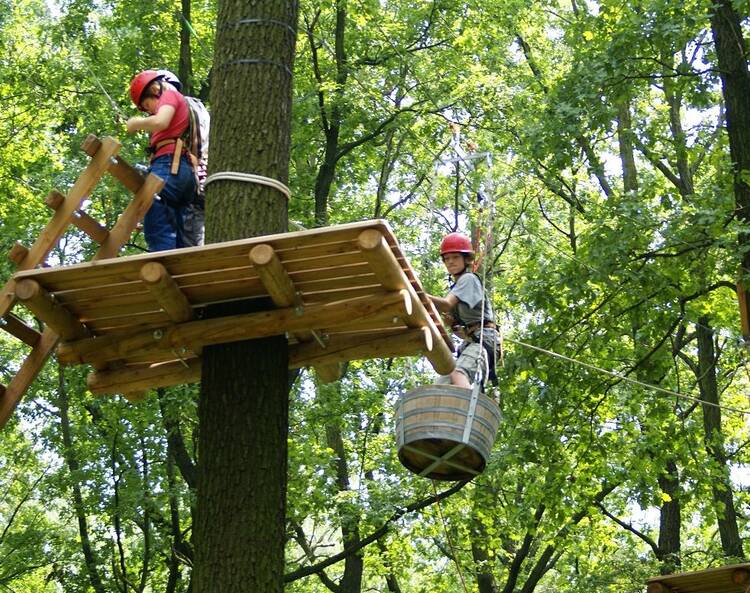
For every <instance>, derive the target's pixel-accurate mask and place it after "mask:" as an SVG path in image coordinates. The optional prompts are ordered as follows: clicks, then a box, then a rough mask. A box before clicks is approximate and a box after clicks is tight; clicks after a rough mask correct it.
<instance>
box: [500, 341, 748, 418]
mask: <svg viewBox="0 0 750 593" xmlns="http://www.w3.org/2000/svg"><path fill="white" fill-rule="evenodd" d="M505 340H506V341H507V342H510V343H511V344H517V345H519V346H523V347H524V348H529V349H531V350H536V351H537V352H542V353H544V354H547V355H548V356H552V357H553V358H559V359H560V360H565V361H567V362H572V363H573V364H577V365H580V366H582V367H585V368H587V369H590V370H592V371H597V372H599V373H604V374H605V375H609V376H610V377H616V378H617V379H620V380H622V381H625V382H627V383H632V384H633V385H638V386H639V387H643V388H645V389H651V390H652V391H658V392H660V393H664V394H666V395H671V396H674V397H679V398H682V399H686V400H690V401H692V402H695V403H699V404H701V405H706V406H711V407H713V408H718V409H720V410H726V411H728V412H736V413H738V414H743V415H746V416H750V410H743V409H741V408H733V407H731V406H725V405H722V404H717V403H714V402H709V401H706V400H705V399H701V398H699V397H695V396H693V395H687V394H686V393H679V392H677V391H672V390H671V389H665V388H664V387H659V386H658V385H652V384H650V383H644V382H643V381H639V380H638V379H633V378H632V377H628V376H627V375H624V374H622V373H619V372H617V371H610V370H609V369H604V368H602V367H598V366H596V365H593V364H590V363H588V362H583V361H582V360H577V359H575V358H571V357H570V356H565V355H564V354H559V353H557V352H553V351H552V350H547V349H546V348H541V347H539V346H534V345H533V344H528V343H526V342H522V341H520V340H513V339H511V338H508V337H505Z"/></svg>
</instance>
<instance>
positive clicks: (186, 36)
mask: <svg viewBox="0 0 750 593" xmlns="http://www.w3.org/2000/svg"><path fill="white" fill-rule="evenodd" d="M190 2H191V0H182V12H181V13H179V14H180V21H181V22H180V68H179V74H180V81H181V82H182V92H183V93H184V94H185V95H194V94H195V89H194V88H193V54H192V52H191V51H190V27H189V24H190V19H191V16H190Z"/></svg>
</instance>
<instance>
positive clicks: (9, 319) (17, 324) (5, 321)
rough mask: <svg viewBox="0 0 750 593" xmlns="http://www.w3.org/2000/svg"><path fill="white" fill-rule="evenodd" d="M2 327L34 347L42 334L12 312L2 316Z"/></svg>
mask: <svg viewBox="0 0 750 593" xmlns="http://www.w3.org/2000/svg"><path fill="white" fill-rule="evenodd" d="M0 327H2V329H4V330H5V331H7V332H8V333H9V334H11V335H12V336H14V337H16V338H18V339H19V340H21V341H22V342H24V343H25V344H27V345H29V346H31V347H32V348H33V347H34V346H36V345H37V344H38V343H39V340H40V339H41V337H42V334H41V333H39V332H38V331H36V330H35V329H34V328H33V327H29V326H28V325H26V324H25V323H24V322H23V321H21V320H20V319H19V318H18V317H16V316H15V315H13V314H12V313H8V314H6V315H5V316H4V317H2V318H0Z"/></svg>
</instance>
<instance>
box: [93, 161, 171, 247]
mask: <svg viewBox="0 0 750 593" xmlns="http://www.w3.org/2000/svg"><path fill="white" fill-rule="evenodd" d="M163 187H164V180H163V179H162V178H161V177H157V176H156V175H152V174H149V175H148V176H147V177H146V180H145V181H144V182H143V184H142V185H141V187H140V188H139V189H138V192H137V193H136V194H135V196H134V197H133V199H132V200H130V203H129V204H128V206H127V208H125V210H124V211H123V213H122V214H120V216H119V217H118V218H117V222H116V223H115V225H114V226H113V227H112V230H111V231H110V232H109V235H108V236H107V239H106V240H105V241H104V242H103V243H102V246H101V247H100V248H99V251H97V252H96V255H95V256H94V258H93V261H98V260H102V259H107V258H112V257H116V256H117V254H118V252H119V251H120V248H121V247H122V246H123V245H124V244H125V243H127V241H128V239H129V238H130V235H132V234H133V231H134V230H135V227H136V226H137V225H138V222H139V221H141V220H142V219H143V217H144V216H145V215H146V212H148V209H149V208H151V204H152V202H153V201H154V194H156V193H158V192H160V191H161V189H162V188H163Z"/></svg>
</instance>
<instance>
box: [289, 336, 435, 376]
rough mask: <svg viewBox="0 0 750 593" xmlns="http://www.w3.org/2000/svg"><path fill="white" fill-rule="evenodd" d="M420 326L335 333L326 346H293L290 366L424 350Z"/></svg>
mask: <svg viewBox="0 0 750 593" xmlns="http://www.w3.org/2000/svg"><path fill="white" fill-rule="evenodd" d="M424 335H425V334H424V332H422V330H420V329H410V330H404V332H402V333H399V334H395V335H390V336H382V335H377V334H376V335H374V336H372V335H370V336H368V335H367V334H353V335H342V336H331V339H330V340H329V341H328V344H327V346H326V349H325V350H323V349H322V348H320V347H319V346H318V345H317V344H316V343H315V342H308V343H305V344H297V345H296V346H291V347H290V348H289V368H293V369H294V368H301V367H305V366H315V367H317V366H318V365H329V364H338V363H340V362H347V361H349V360H369V359H372V358H393V357H397V356H414V355H419V354H421V353H424V352H425V350H426V348H427V345H426V344H425V340H424Z"/></svg>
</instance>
